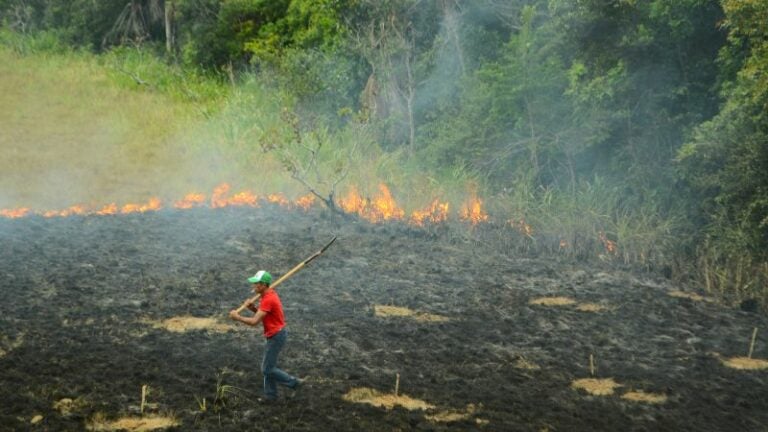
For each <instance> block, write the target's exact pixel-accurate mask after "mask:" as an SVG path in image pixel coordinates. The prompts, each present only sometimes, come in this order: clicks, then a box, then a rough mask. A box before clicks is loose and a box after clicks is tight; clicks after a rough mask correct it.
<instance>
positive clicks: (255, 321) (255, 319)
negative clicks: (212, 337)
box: [229, 309, 267, 326]
mask: <svg viewBox="0 0 768 432" xmlns="http://www.w3.org/2000/svg"><path fill="white" fill-rule="evenodd" d="M265 316H267V313H266V312H264V311H263V310H257V311H256V314H255V315H254V316H252V317H250V318H247V317H244V316H242V315H240V314H239V313H237V309H232V310H231V311H229V317H230V318H232V319H233V320H235V321H240V322H241V323H243V324H247V325H249V326H256V325H259V323H260V322H261V321H262V320H263V319H264V317H265Z"/></svg>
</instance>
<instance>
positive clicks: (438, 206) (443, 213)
mask: <svg viewBox="0 0 768 432" xmlns="http://www.w3.org/2000/svg"><path fill="white" fill-rule="evenodd" d="M447 219H448V203H441V202H440V200H438V199H435V200H434V201H432V204H430V205H429V207H427V208H426V209H424V210H416V211H414V212H413V213H412V214H411V219H410V222H411V224H412V225H416V226H420V227H421V226H424V224H425V223H426V222H430V223H440V222H444V221H446V220H447Z"/></svg>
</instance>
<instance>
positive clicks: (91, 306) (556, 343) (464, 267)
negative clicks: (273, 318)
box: [0, 208, 768, 431]
mask: <svg viewBox="0 0 768 432" xmlns="http://www.w3.org/2000/svg"><path fill="white" fill-rule="evenodd" d="M334 235H338V240H337V241H336V243H335V244H334V245H333V246H331V248H330V249H329V250H328V251H327V252H326V253H325V254H324V255H323V256H321V257H320V258H318V259H317V260H315V261H313V262H312V263H311V264H310V265H309V266H307V267H306V268H304V269H303V270H301V271H300V272H299V273H297V274H296V275H295V276H293V277H292V278H291V279H290V280H288V281H287V282H285V283H284V284H282V285H281V286H280V287H278V288H277V290H278V291H279V293H280V295H281V297H282V301H283V305H284V308H285V312H286V315H287V321H288V330H289V340H288V344H287V345H286V348H285V349H284V351H283V353H282V355H281V362H280V363H281V366H282V368H283V369H285V370H287V371H288V372H290V373H293V374H295V375H298V376H302V377H307V380H306V385H305V386H303V388H302V389H301V390H300V391H298V392H296V393H295V394H294V393H293V392H290V391H287V392H283V393H282V394H281V402H280V403H279V404H278V405H274V406H263V405H261V404H259V403H257V402H256V398H257V396H259V395H260V392H261V379H262V378H261V373H260V370H259V368H260V362H261V355H262V351H263V338H262V336H261V332H260V328H259V329H255V328H249V327H246V326H244V325H239V326H236V329H235V330H230V331H221V332H217V331H212V330H193V331H187V332H184V333H177V332H172V331H168V330H167V329H165V328H161V327H159V326H155V325H152V324H151V323H157V322H161V321H163V320H166V319H169V318H173V317H183V316H187V317H189V316H192V317H205V318H216V319H218V320H219V321H220V323H222V324H230V323H231V324H232V325H235V324H236V323H234V322H232V321H230V320H229V319H228V318H227V316H226V314H227V312H228V311H229V310H230V309H233V308H235V307H237V306H239V305H240V303H241V302H242V301H243V300H244V299H246V298H248V297H249V296H250V294H251V292H250V291H249V288H250V287H249V286H248V285H249V284H248V283H247V282H246V281H245V279H246V278H247V277H248V276H250V275H252V274H253V273H255V271H257V270H259V269H267V270H270V271H272V272H273V275H274V276H276V277H278V276H280V275H281V274H282V273H284V272H287V271H288V270H289V269H290V268H292V267H293V266H294V265H296V264H297V263H299V262H301V261H302V260H303V259H305V258H306V257H307V256H309V255H311V254H312V253H313V252H315V251H317V250H318V249H319V248H320V247H322V245H324V244H325V243H326V242H327V241H328V240H329V239H330V238H332V237H333V236H334ZM0 244H1V246H0V292H1V293H2V301H1V302H0V312H1V314H0V388H2V393H0V394H1V395H2V396H1V398H2V399H1V400H0V430H2V431H10V430H50V431H59V430H65V431H75V430H83V429H85V428H86V426H87V425H88V424H89V422H90V421H91V420H92V419H94V418H95V417H96V418H98V417H101V418H106V419H117V418H120V417H125V416H128V417H131V416H132V417H139V416H140V413H139V411H140V408H139V405H140V402H141V387H142V386H143V385H148V386H149V388H150V392H149V395H148V396H147V397H146V398H145V401H146V402H147V405H146V407H145V413H153V414H168V415H172V416H174V417H175V418H176V419H177V420H178V422H179V425H178V426H176V427H175V428H173V429H174V430H211V431H227V430H231V431H242V430H268V431H280V430H285V431H360V430H371V431H391V430H462V431H463V430H489V431H495V430H510V431H516V430H520V431H541V430H548V431H566V430H567V431H575V430H584V431H587V430H607V431H616V430H691V431H726V430H728V431H731V430H733V431H736V430H738V431H765V430H768V385H766V384H768V371H767V370H754V371H749V370H736V369H731V368H728V367H726V366H725V365H724V364H723V360H724V359H725V358H728V357H735V356H746V354H747V350H748V348H749V343H750V339H751V334H752V330H753V328H754V327H758V328H759V329H760V331H759V332H758V337H757V340H756V343H755V349H754V353H753V357H755V358H763V359H764V358H766V357H768V347H767V346H768V339H766V335H767V334H768V319H767V318H766V317H765V315H763V314H759V313H748V312H742V311H740V310H734V309H730V308H725V307H723V306H721V305H717V304H715V303H713V302H707V301H694V300H691V299H687V298H678V297H673V296H671V295H669V294H670V292H672V291H674V290H676V289H678V287H675V286H672V284H671V283H670V282H668V281H666V280H665V279H663V278H662V277H657V276H654V275H652V274H648V273H633V272H630V271H622V270H618V269H615V268H614V269H610V268H607V267H605V268H597V267H595V266H594V265H590V264H579V263H573V262H571V263H567V262H558V261H557V260H555V259H547V258H531V257H519V256H518V257H515V256H510V255H509V254H507V253H506V251H505V250H504V248H501V247H499V246H498V245H497V246H494V244H493V242H480V241H476V240H471V236H467V237H462V236H458V235H449V234H447V233H446V234H438V235H435V233H434V232H431V233H428V232H427V231H424V230H418V229H413V228H409V227H406V226H403V225H399V224H386V225H371V224H369V223H367V222H355V221H343V220H338V219H334V218H331V217H328V216H327V214H325V213H322V212H320V211H315V212H310V213H308V214H305V213H302V212H298V211H295V212H291V211H277V210H275V209H272V210H270V209H267V208H261V209H255V210H254V209H248V210H246V209H219V210H209V209H195V210H189V211H163V212H157V213H147V214H143V215H142V214H138V215H125V216H104V217H100V216H91V217H69V218H54V219H44V218H41V217H29V218H23V219H16V220H7V219H5V220H0ZM499 244H500V243H499ZM554 296H564V297H569V298H571V299H573V300H575V301H576V302H577V303H576V304H571V305H564V306H548V305H537V304H532V303H531V302H532V301H534V300H536V299H538V298H541V297H554ZM583 304H596V305H599V306H602V307H604V308H605V309H603V310H600V311H596V312H594V311H582V310H579V307H578V306H579V305H583ZM380 305H387V306H398V307H403V308H408V309H410V310H412V311H416V312H419V313H422V314H426V313H429V314H435V315H440V316H443V317H445V318H448V320H447V321H428V320H418V319H414V318H413V317H407V316H400V317H398V316H379V315H377V314H376V309H377V306H380ZM590 355H593V358H594V366H595V370H594V377H595V378H612V379H613V380H614V381H616V382H617V383H619V384H621V387H617V388H616V389H615V391H614V393H613V394H611V395H602V396H599V395H592V394H589V393H587V392H586V391H584V390H580V389H575V388H573V387H572V385H571V384H572V382H573V381H574V380H577V379H581V378H590V377H593V375H592V371H591V370H590V361H589V359H590ZM398 374H399V377H400V379H399V388H398V390H399V392H398V395H407V396H408V397H410V398H413V399H418V400H421V401H424V402H426V403H428V404H430V405H432V406H433V408H429V409H426V410H419V409H416V410H410V409H408V408H407V407H404V406H400V405H396V406H394V407H393V408H392V409H387V408H384V407H377V406H373V405H371V404H366V403H354V402H351V401H348V400H345V398H344V395H347V394H349V392H350V391H351V390H353V389H359V388H368V389H373V390H376V391H378V392H381V393H393V392H394V388H395V385H396V380H397V378H396V377H397V375H398ZM631 391H642V392H646V393H652V394H656V395H662V396H663V397H665V398H666V399H665V400H664V401H663V402H661V403H649V402H638V401H633V400H628V399H625V398H624V397H623V395H625V394H626V393H628V392H631ZM203 399H204V400H205V406H203V405H202V401H203ZM62 400H64V401H68V402H67V403H68V405H67V406H68V409H63V408H62V402H61V401H62ZM441 413H442V414H444V415H442V416H440V415H438V414H441ZM446 413H448V414H451V413H452V414H454V415H453V416H451V415H448V414H446Z"/></svg>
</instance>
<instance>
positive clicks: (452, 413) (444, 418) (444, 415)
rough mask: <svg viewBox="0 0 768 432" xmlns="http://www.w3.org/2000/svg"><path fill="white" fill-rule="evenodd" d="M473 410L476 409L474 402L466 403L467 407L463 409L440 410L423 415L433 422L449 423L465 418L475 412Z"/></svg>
mask: <svg viewBox="0 0 768 432" xmlns="http://www.w3.org/2000/svg"><path fill="white" fill-rule="evenodd" d="M475 411H477V407H476V406H475V404H469V405H467V408H465V409H464V410H463V411H457V410H449V411H440V412H438V413H436V414H430V415H427V416H424V417H425V418H426V419H427V420H429V421H431V422H434V423H450V422H455V421H461V420H467V419H468V418H470V417H471V416H472V415H473V414H474V413H475Z"/></svg>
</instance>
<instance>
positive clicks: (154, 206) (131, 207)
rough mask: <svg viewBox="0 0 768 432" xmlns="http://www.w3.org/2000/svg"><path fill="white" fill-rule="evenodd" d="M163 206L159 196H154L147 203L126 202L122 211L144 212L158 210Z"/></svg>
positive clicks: (124, 212)
mask: <svg viewBox="0 0 768 432" xmlns="http://www.w3.org/2000/svg"><path fill="white" fill-rule="evenodd" d="M161 208H163V205H162V202H161V201H160V199H159V198H155V197H152V198H150V199H149V201H147V203H146V204H126V205H124V206H123V207H122V208H121V209H120V213H122V214H127V213H144V212H148V211H157V210H160V209H161Z"/></svg>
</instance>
